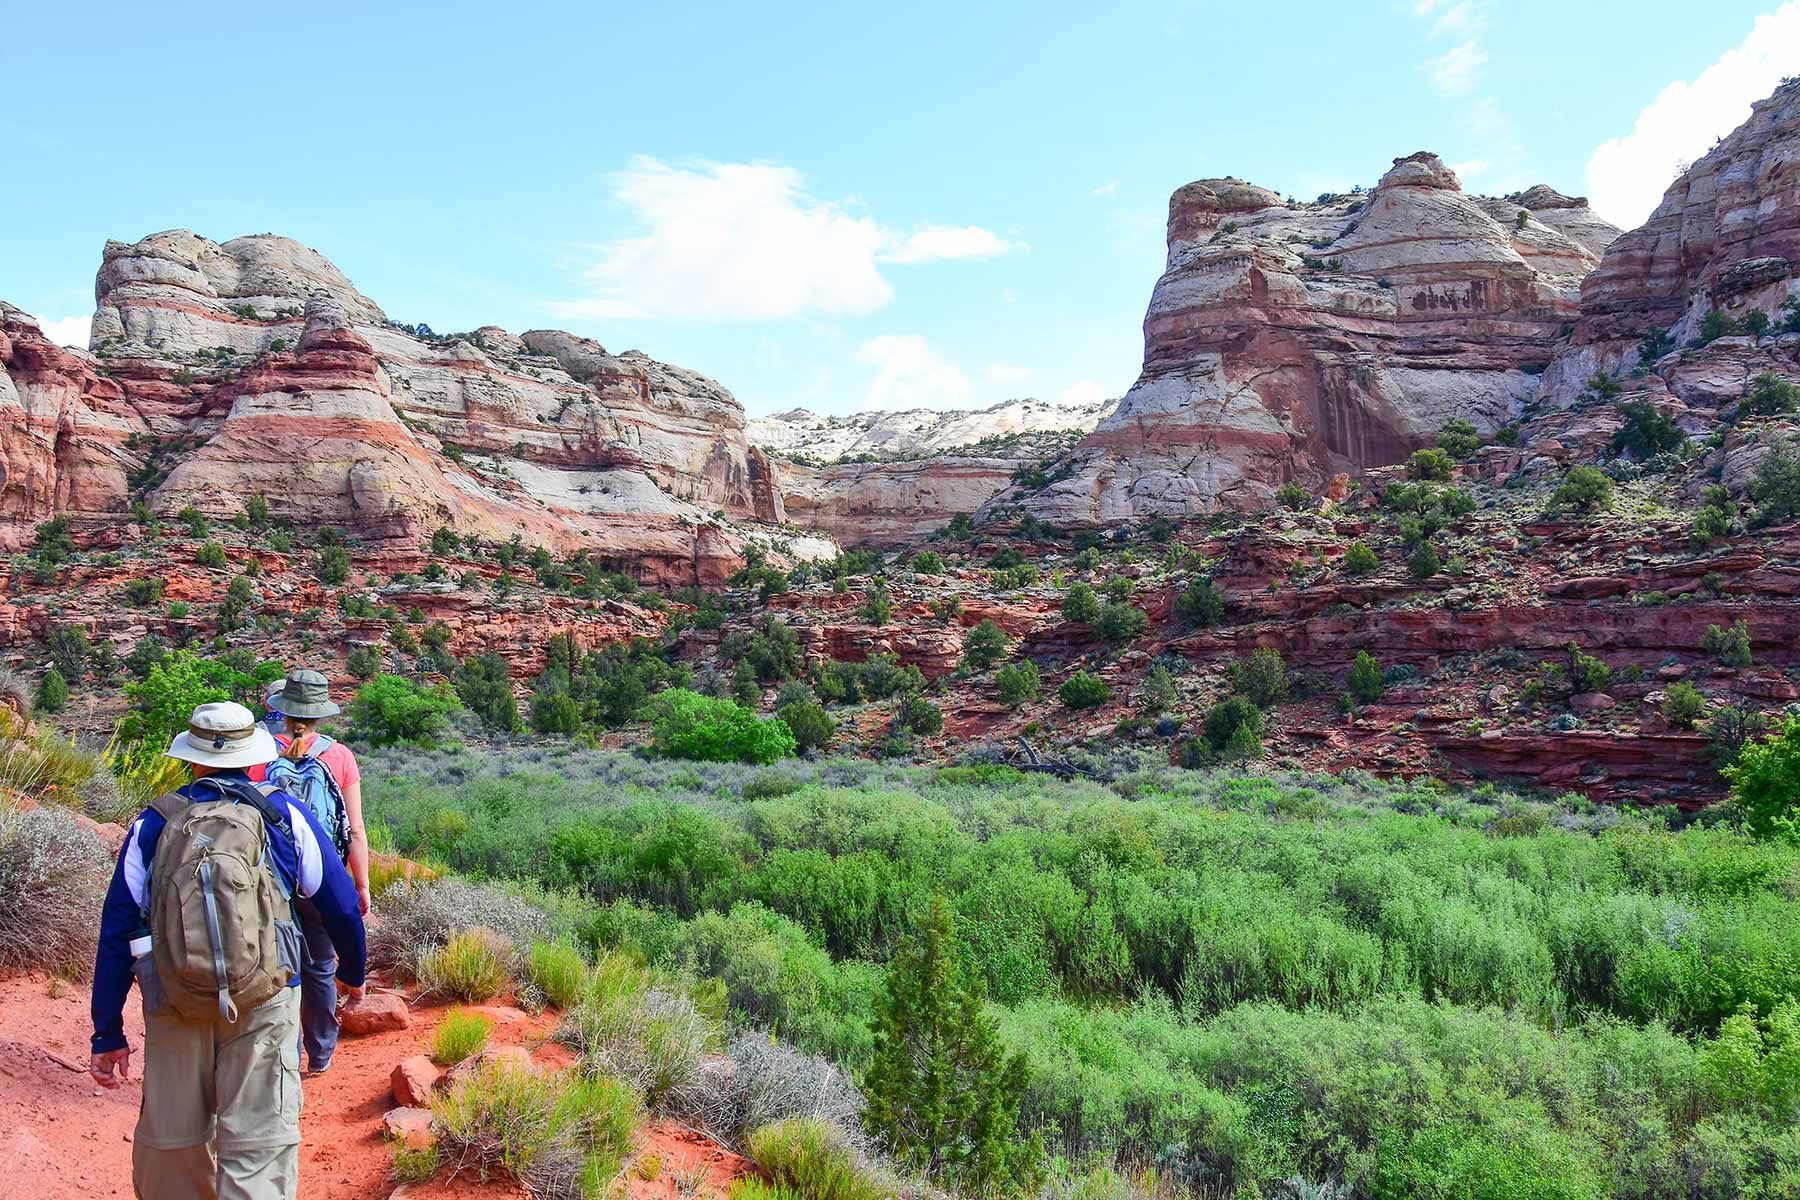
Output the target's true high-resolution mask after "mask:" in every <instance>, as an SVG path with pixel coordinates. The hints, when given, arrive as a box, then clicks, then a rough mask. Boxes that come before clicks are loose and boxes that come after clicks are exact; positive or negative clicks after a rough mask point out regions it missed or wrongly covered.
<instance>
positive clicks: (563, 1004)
mask: <svg viewBox="0 0 1800 1200" xmlns="http://www.w3.org/2000/svg"><path fill="white" fill-rule="evenodd" d="M523 974H524V981H525V982H526V983H529V984H530V986H531V988H532V989H534V990H535V991H536V993H537V994H538V995H540V996H542V997H543V999H544V1003H546V1004H548V1005H549V1006H550V1007H551V1008H555V1009H566V1008H568V1007H569V1006H570V1005H572V1004H574V1003H575V1001H576V1000H578V999H580V998H581V993H582V990H583V989H584V988H585V987H586V986H587V963H586V962H584V961H583V960H582V957H581V954H580V952H579V951H577V950H575V949H574V948H572V947H569V946H565V945H563V944H562V943H560V942H535V943H533V944H532V947H531V953H530V954H529V955H527V956H526V958H525V963H524V971H523Z"/></svg>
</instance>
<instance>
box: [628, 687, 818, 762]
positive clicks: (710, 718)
mask: <svg viewBox="0 0 1800 1200" xmlns="http://www.w3.org/2000/svg"><path fill="white" fill-rule="evenodd" d="M650 710H651V737H650V745H651V748H652V749H653V750H655V751H656V753H658V754H660V755H662V756H663V757H665V758H687V759H697V760H699V761H702V762H748V763H759V764H764V765H766V764H768V763H772V762H774V761H775V760H776V759H779V758H789V757H792V756H793V754H794V751H795V749H796V745H795V742H794V734H793V731H792V730H790V729H789V728H788V727H787V724H786V723H785V722H783V721H782V720H781V719H780V718H779V717H771V718H766V719H764V718H759V717H758V716H757V715H756V714H755V713H754V712H752V711H750V710H749V709H747V708H745V707H743V706H742V705H740V704H738V703H736V702H735V701H731V700H721V699H715V698H713V697H711V696H702V695H700V694H699V693H698V692H690V691H688V690H687V689H685V688H669V689H667V690H666V691H663V692H660V693H658V694H657V695H656V697H655V698H654V699H653V700H652V701H651V704H650Z"/></svg>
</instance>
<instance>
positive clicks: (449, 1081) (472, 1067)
mask: <svg viewBox="0 0 1800 1200" xmlns="http://www.w3.org/2000/svg"><path fill="white" fill-rule="evenodd" d="M489 1066H492V1067H499V1068H502V1069H514V1070H526V1071H536V1070H537V1069H538V1067H537V1064H536V1063H534V1062H532V1061H531V1051H530V1050H527V1049H526V1048H525V1047H524V1046H489V1047H488V1048H487V1049H486V1050H483V1051H482V1052H481V1053H480V1054H477V1055H474V1056H473V1057H471V1058H465V1059H463V1060H462V1061H461V1062H459V1063H457V1064H456V1065H455V1066H454V1067H451V1068H450V1070H449V1071H448V1072H447V1073H446V1074H445V1075H444V1080H443V1085H444V1086H445V1087H454V1086H455V1085H457V1084H458V1083H461V1082H462V1081H463V1080H465V1079H467V1078H468V1077H469V1076H471V1075H473V1074H475V1073H476V1072H477V1071H479V1070H481V1069H482V1068H483V1067H489Z"/></svg>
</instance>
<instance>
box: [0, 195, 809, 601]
mask: <svg viewBox="0 0 1800 1200" xmlns="http://www.w3.org/2000/svg"><path fill="white" fill-rule="evenodd" d="M95 302H96V313H95V317H94V322H93V333H92V345H93V349H94V352H95V354H96V356H97V359H98V362H95V361H91V360H87V359H84V358H82V357H80V356H77V355H72V354H69V353H67V352H64V351H59V350H56V348H54V347H51V346H49V345H48V343H47V342H44V341H43V339H42V338H41V336H40V335H37V334H36V331H35V329H34V328H33V329H31V330H30V331H28V332H22V333H16V334H12V333H9V335H8V336H9V348H8V350H7V351H6V355H5V359H6V364H7V372H8V375H7V378H8V379H9V381H10V382H9V383H8V384H7V386H6V390H5V391H0V420H4V421H7V422H9V423H10V424H12V425H15V426H18V427H19V428H21V429H22V430H29V431H30V433H29V436H24V435H22V436H21V437H19V438H17V439H13V438H9V439H8V442H7V446H6V451H5V454H6V456H7V458H8V460H9V461H8V462H7V463H6V471H7V478H8V490H7V493H6V496H7V498H6V499H4V500H3V501H0V522H4V523H6V524H7V525H8V528H9V535H8V536H10V538H11V539H12V540H13V541H14V542H16V541H17V540H18V539H19V538H20V537H22V536H23V531H24V530H25V528H26V524H27V522H29V521H31V520H36V519H42V518H43V517H44V516H47V515H49V513H50V512H51V511H53V510H54V511H63V510H68V511H73V512H76V513H78V514H82V515H103V514H109V513H110V514H118V513H121V512H123V511H125V510H126V509H127V508H128V507H129V500H128V497H127V489H126V485H125V480H126V473H127V471H137V472H139V473H140V477H141V478H144V479H147V480H148V481H149V482H148V485H147V487H146V490H145V492H144V499H145V501H146V503H148V505H149V506H150V507H151V508H152V509H153V510H154V511H157V512H160V513H163V514H172V513H174V512H177V511H179V510H181V509H183V508H185V507H188V506H190V505H191V506H193V507H194V508H196V509H198V510H199V511H201V512H202V513H205V514H207V515H211V516H219V517H227V516H232V515H235V514H236V513H238V512H240V511H242V509H243V507H244V504H245V502H246V501H247V499H248V498H249V497H250V496H251V495H252V494H256V493H261V494H263V495H264V497H265V498H266V499H267V501H268V503H269V506H270V509H271V511H272V512H273V513H274V514H275V515H276V516H278V517H282V518H285V519H287V520H290V521H292V522H294V523H296V524H299V525H302V526H306V525H318V524H334V525H341V526H344V527H346V528H348V529H350V530H351V531H352V532H354V533H355V534H356V535H357V536H359V537H363V538H366V539H412V538H417V537H419V536H420V535H421V534H422V533H424V534H428V533H429V532H430V530H431V529H433V528H435V527H436V526H437V525H440V524H449V525H452V526H455V527H456V528H458V529H461V530H463V531H466V532H470V533H475V534H478V535H483V536H490V537H499V538H505V537H508V536H511V535H512V534H515V533H516V534H519V535H521V536H523V537H525V538H527V539H528V540H530V541H533V542H537V543H543V544H545V545H549V546H552V547H556V548H559V549H572V548H574V547H576V546H585V547H589V548H592V549H596V550H597V551H598V552H599V554H600V555H601V556H602V557H603V558H604V559H605V560H606V561H607V562H608V563H609V565H613V566H617V567H619V568H621V569H625V570H630V571H635V572H637V573H639V574H641V575H642V576H643V577H644V578H646V579H648V580H655V581H658V582H694V581H702V582H704V581H716V580H717V579H720V578H722V577H723V576H724V575H725V574H728V573H729V572H730V570H732V569H733V568H734V566H735V565H736V564H737V563H738V562H739V561H741V553H740V551H741V548H742V546H743V544H744V542H745V540H746V539H751V540H762V541H773V540H775V539H776V538H777V536H778V535H779V532H780V531H778V530H773V529H760V528H758V527H757V526H756V525H755V524H753V523H754V522H779V521H781V520H782V506H781V496H780V492H779V488H778V485H776V483H775V482H774V474H775V473H774V471H773V470H772V469H771V468H769V466H768V464H767V463H766V462H763V463H762V465H761V468H760V469H753V467H752V465H751V452H750V447H749V444H748V440H747V439H746V437H745V421H744V413H743V409H742V406H741V405H739V404H738V402H737V401H736V399H734V398H733V397H732V395H731V393H730V392H728V391H726V390H725V389H724V388H723V387H721V386H720V385H719V384H717V383H715V382H713V381H712V380H710V379H707V378H705V377H704V376H701V375H698V374H696V373H694V372H692V371H686V370H683V369H681V368H679V367H674V366H670V365H668V364H665V363H660V362H657V361H656V360H654V359H651V358H649V357H648V356H645V355H642V354H639V353H637V352H635V351H631V352H626V353H624V354H612V353H610V352H608V351H607V350H606V348H605V347H603V346H601V345H600V344H599V343H597V342H594V341H592V340H589V339H586V338H581V337H577V336H575V335H573V334H568V333H563V332H561V331H557V330H536V331H532V332H529V333H526V334H525V335H524V336H523V337H514V336H513V335H511V334H508V333H506V332H505V331H504V330H500V329H497V328H494V327H486V328H482V329H479V330H475V331H472V332H470V333H467V334H460V335H455V336H452V337H441V336H438V335H435V334H433V333H431V331H430V330H428V329H423V328H415V327H411V326H405V325H399V324H395V323H393V322H391V321H389V320H388V318H387V315H386V314H385V313H384V312H383V311H382V310H381V308H380V306H378V305H377V304H376V303H375V302H374V301H372V300H370V299H369V298H368V297H366V296H364V295H363V294H362V293H361V292H359V291H357V289H356V288H355V287H354V286H353V285H352V284H351V283H350V281H349V280H348V279H347V278H346V277H345V276H344V275H343V273H342V272H340V271H339V270H338V269H337V268H336V267H335V266H333V265H332V264H331V263H330V262H329V261H327V260H326V259H325V258H324V257H323V256H322V255H320V254H319V253H318V252H317V251H314V250H311V249H308V248H307V247H305V246H302V245H300V244H299V243H297V242H294V241H292V240H291V239H288V238H282V237H277V236H274V235H272V234H260V235H256V236H253V237H244V238H237V239H234V240H232V241H229V242H226V243H223V244H217V243H214V242H211V241H209V240H207V239H206V238H203V237H200V236H198V235H196V234H193V233H189V232H186V231H182V230H175V231H169V232H165V233H159V234H154V235H152V236H150V237H147V238H145V239H143V240H142V241H139V242H136V243H133V244H129V245H128V244H125V243H120V242H109V243H108V244H107V247H106V251H105V255H104V260H103V262H102V264H101V267H100V271H99V274H98V276H97V278H96V281H95ZM9 311H11V312H14V313H16V310H9ZM25 320H26V319H25V318H24V317H23V315H22V314H18V315H16V316H9V317H8V326H7V327H8V329H9V330H11V329H13V327H14V326H20V327H21V328H23V323H24V322H25ZM15 342H16V343H17V345H16V347H15V346H13V345H12V343H15ZM101 367H103V368H104V370H105V372H106V374H107V375H109V376H111V377H112V378H111V379H108V378H105V377H103V376H101V375H100V374H99V373H98V369H99V368H101ZM112 380H116V381H117V382H116V383H115V382H113V381H112ZM21 381H23V382H21ZM165 474H166V478H165V477H164V476H165ZM801 544H803V545H805V544H806V543H805V540H804V539H802V540H801ZM810 549H811V550H812V551H814V552H825V551H826V550H828V549H829V548H828V547H823V546H822V545H819V544H813V545H811V546H810Z"/></svg>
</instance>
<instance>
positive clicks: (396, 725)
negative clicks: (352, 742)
mask: <svg viewBox="0 0 1800 1200" xmlns="http://www.w3.org/2000/svg"><path fill="white" fill-rule="evenodd" d="M461 709H462V704H461V702H460V701H458V700H457V698H456V693H455V692H453V691H451V690H450V688H449V687H448V686H446V685H445V684H441V683H438V684H433V685H431V686H430V687H425V686H422V685H420V684H417V683H414V682H413V681H412V680H410V679H407V678H406V677H405V676H402V675H377V676H375V677H374V678H373V679H371V680H369V682H367V683H365V684H363V685H362V686H361V687H360V688H358V689H357V690H356V696H355V698H354V699H352V700H351V701H350V709H349V715H350V729H351V734H352V736H353V737H355V738H356V739H357V740H359V741H362V742H365V743H367V744H369V745H371V746H391V745H396V744H399V745H408V746H434V745H436V744H437V743H438V742H439V741H440V740H442V739H443V737H444V736H445V735H446V734H448V733H449V731H450V714H451V713H454V712H459V711H461Z"/></svg>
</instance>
